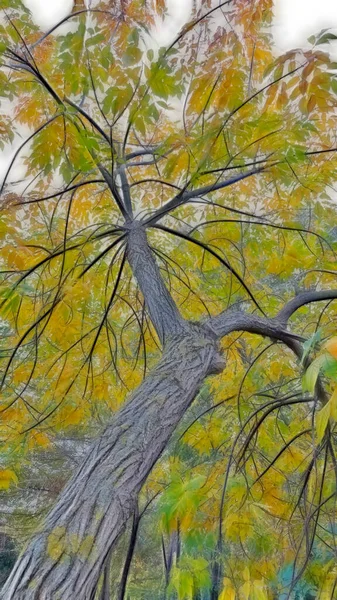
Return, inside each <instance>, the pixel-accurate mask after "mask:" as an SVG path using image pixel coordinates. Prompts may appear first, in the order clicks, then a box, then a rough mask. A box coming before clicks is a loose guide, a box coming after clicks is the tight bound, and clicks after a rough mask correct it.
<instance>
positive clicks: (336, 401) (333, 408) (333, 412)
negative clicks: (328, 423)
mask: <svg viewBox="0 0 337 600" xmlns="http://www.w3.org/2000/svg"><path fill="white" fill-rule="evenodd" d="M329 404H330V417H331V418H332V419H333V420H334V421H337V387H336V388H335V391H334V392H333V394H332V396H331V398H330V400H329Z"/></svg>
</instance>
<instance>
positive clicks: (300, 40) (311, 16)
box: [0, 0, 337, 181]
mask: <svg viewBox="0 0 337 600" xmlns="http://www.w3.org/2000/svg"><path fill="white" fill-rule="evenodd" d="M23 2H24V4H26V6H27V7H28V8H29V9H30V10H31V12H32V16H33V19H34V20H35V21H36V23H37V24H38V25H39V26H40V27H41V29H43V30H48V29H49V28H50V27H52V26H53V25H54V24H55V23H57V22H58V21H60V20H61V19H62V18H63V17H65V16H67V15H68V14H69V13H70V11H71V8H72V5H73V0H49V2H46V0H23ZM95 2H96V0H86V4H87V6H88V5H91V6H94V5H95ZM167 2H168V6H169V12H170V18H169V19H167V20H166V24H165V26H163V25H158V27H157V31H156V32H155V38H156V39H157V41H160V44H161V45H165V44H168V43H170V41H172V40H173V39H174V37H175V35H176V33H177V32H178V31H179V30H180V28H181V27H182V26H183V25H184V23H185V22H186V21H187V20H188V18H189V14H190V8H191V5H192V0H167ZM199 2H202V0H199ZM274 6H275V20H274V39H275V43H276V46H277V48H278V49H279V51H280V52H284V51H286V50H289V49H291V48H294V47H299V46H305V44H306V40H307V38H308V37H309V35H311V34H313V33H318V32H319V31H320V30H321V29H323V28H333V29H334V30H335V33H337V0H274ZM334 46H335V48H334ZM324 50H325V48H324ZM331 50H332V54H333V55H334V59H335V60H337V42H335V43H334V44H333V45H332V47H331ZM12 153H13V149H8V151H7V152H3V153H2V155H0V181H1V179H2V177H3V175H4V173H5V171H6V168H7V165H8V163H9V160H10V157H11V155H12ZM16 173H18V172H16ZM18 176H19V173H18Z"/></svg>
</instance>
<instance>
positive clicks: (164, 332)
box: [127, 222, 188, 344]
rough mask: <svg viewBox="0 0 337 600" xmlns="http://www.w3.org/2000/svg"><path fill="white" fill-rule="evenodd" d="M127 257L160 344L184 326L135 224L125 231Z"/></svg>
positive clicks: (143, 233)
mask: <svg viewBox="0 0 337 600" xmlns="http://www.w3.org/2000/svg"><path fill="white" fill-rule="evenodd" d="M127 248H128V249H127V257H128V261H129V264H130V266H131V269H132V272H133V275H134V276H135V278H136V280H137V283H138V285H139V287H140V290H141V292H142V294H143V296H144V299H145V304H146V307H147V310H148V312H149V315H150V318H151V321H152V323H153V325H154V328H155V330H156V332H157V334H158V336H159V339H160V341H161V342H162V343H163V344H164V342H165V341H166V340H167V338H168V337H169V336H172V335H176V334H177V333H182V332H184V331H185V332H186V331H187V329H188V324H187V323H186V322H185V321H184V319H183V318H182V317H181V315H180V313H179V311H178V308H177V306H176V305H175V303H174V300H173V299H172V297H171V295H170V293H169V291H168V290H167V288H166V287H165V284H164V281H163V279H162V276H161V274H160V271H159V267H158V265H157V263H156V261H155V258H154V256H153V253H152V252H151V250H150V248H149V246H148V243H147V239H146V233H145V229H144V228H143V227H141V226H140V224H139V223H137V222H135V223H134V224H133V226H132V228H130V230H129V235H128V246H127Z"/></svg>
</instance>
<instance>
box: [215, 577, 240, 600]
mask: <svg viewBox="0 0 337 600" xmlns="http://www.w3.org/2000/svg"><path fill="white" fill-rule="evenodd" d="M222 585H223V588H222V591H221V594H220V596H219V600H236V592H235V588H234V586H233V584H232V582H231V580H230V579H229V578H228V577H224V580H223V582H222Z"/></svg>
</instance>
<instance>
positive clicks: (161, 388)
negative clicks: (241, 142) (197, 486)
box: [0, 326, 222, 600]
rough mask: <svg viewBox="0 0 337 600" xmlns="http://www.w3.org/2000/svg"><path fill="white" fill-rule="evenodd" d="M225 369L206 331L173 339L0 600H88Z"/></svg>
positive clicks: (54, 512)
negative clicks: (154, 477) (152, 481)
mask: <svg viewBox="0 0 337 600" xmlns="http://www.w3.org/2000/svg"><path fill="white" fill-rule="evenodd" d="M221 365H222V359H221V357H220V356H219V353H218V350H217V344H216V340H215V338H214V337H213V336H212V335H211V333H210V332H207V330H203V329H202V328H201V327H198V326H191V332H190V334H189V335H184V336H178V337H172V338H171V339H170V340H169V342H168V343H167V346H166V348H165V351H164V354H163V358H162V360H161V361H160V362H159V363H158V365H157V366H156V367H155V369H154V370H153V371H152V373H151V374H150V375H149V376H148V377H147V379H145V381H144V382H143V384H142V385H141V386H140V387H139V388H138V390H137V391H136V392H135V393H134V395H133V396H132V397H131V398H130V400H129V401H128V402H127V403H126V404H125V406H124V407H123V408H122V409H121V411H120V412H119V413H118V414H117V415H116V417H115V419H114V420H113V422H112V423H111V425H109V426H108V427H107V429H106V430H105V432H104V434H103V435H102V436H101V438H100V439H99V440H98V441H97V442H96V443H94V444H93V446H92V448H91V451H90V452H89V454H88V456H87V458H86V460H85V461H84V464H83V465H82V467H81V468H80V469H79V471H78V472H77V473H76V474H75V475H74V476H73V478H72V479H71V481H70V482H69V484H68V485H67V486H66V488H65V489H64V491H63V492H62V494H61V497H60V499H59V502H58V503H57V504H56V506H55V507H54V509H53V510H52V511H51V512H50V514H49V516H48V517H47V520H46V523H45V524H44V526H43V531H41V533H38V534H37V535H36V536H35V537H34V538H33V539H32V541H31V542H30V544H29V546H28V548H27V549H26V551H25V552H24V554H23V556H22V558H21V560H20V561H19V562H18V563H17V565H16V567H15V568H14V570H13V572H12V574H11V576H10V578H9V580H8V582H7V584H6V586H5V588H4V589H3V591H2V594H1V596H0V597H1V598H3V599H6V600H74V598H76V599H78V600H90V598H91V597H92V596H91V594H92V591H93V590H94V589H95V587H96V584H97V581H98V578H99V576H100V574H101V572H102V567H103V564H104V561H105V559H106V556H107V554H108V552H109V550H110V548H111V546H112V545H113V544H114V542H115V541H116V539H117V538H118V536H119V535H120V534H121V532H122V531H123V529H124V526H125V523H126V521H127V519H128V518H129V516H130V515H131V514H132V513H133V511H134V509H135V505H136V501H137V495H138V492H139V490H140V488H141V486H142V484H143V482H144V481H145V479H146V477H147V475H148V474H149V472H150V471H151V469H152V467H153V465H154V464H155V462H156V461H157V460H158V458H159V456H160V455H161V453H162V452H163V450H164V448H165V447H166V445H167V442H168V440H169V438H170V436H171V434H172V432H173V431H174V429H175V427H176V426H177V424H178V423H179V421H180V419H181V417H182V416H183V414H184V412H185V411H186V409H187V408H188V406H189V405H190V403H191V402H192V400H193V398H194V397H195V395H196V394H197V392H198V390H199V388H200V386H201V384H202V383H203V381H204V379H205V377H207V375H209V374H210V373H212V372H214V371H217V370H219V368H221Z"/></svg>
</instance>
